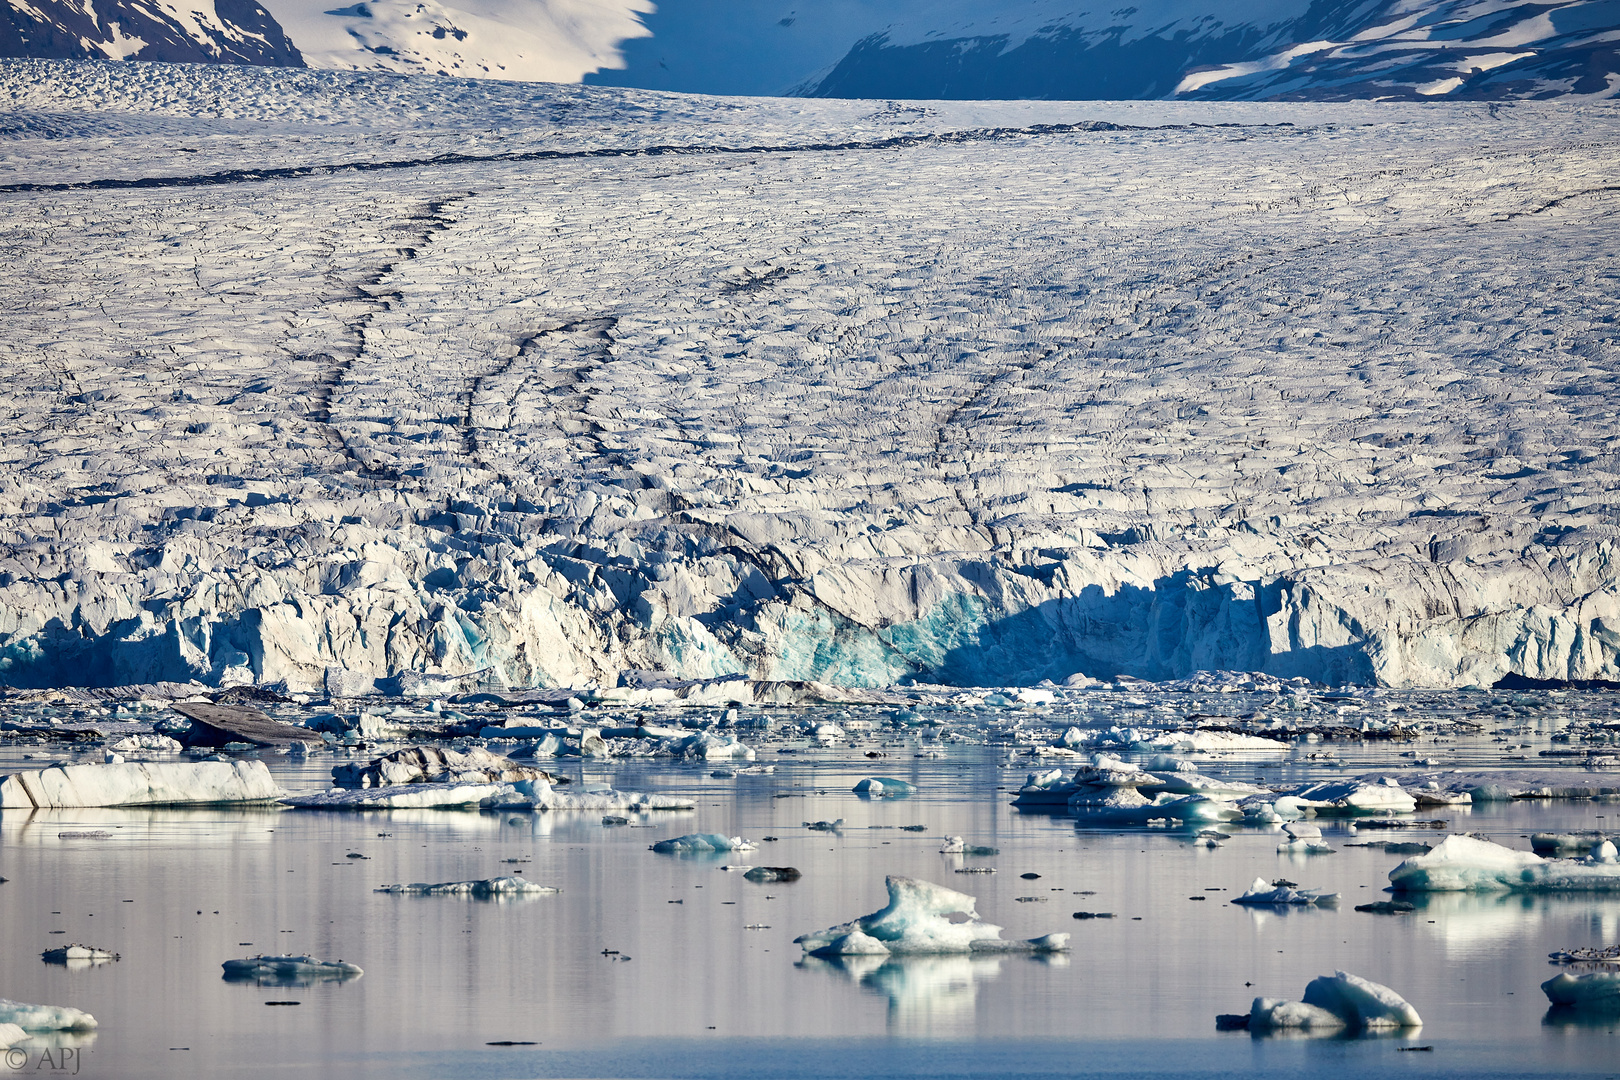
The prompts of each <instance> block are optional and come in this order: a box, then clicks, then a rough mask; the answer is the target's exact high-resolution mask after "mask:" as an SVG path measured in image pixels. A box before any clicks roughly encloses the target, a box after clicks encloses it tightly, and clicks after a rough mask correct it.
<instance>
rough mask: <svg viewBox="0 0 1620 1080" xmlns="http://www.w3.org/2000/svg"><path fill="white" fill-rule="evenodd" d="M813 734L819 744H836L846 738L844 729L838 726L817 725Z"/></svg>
mask: <svg viewBox="0 0 1620 1080" xmlns="http://www.w3.org/2000/svg"><path fill="white" fill-rule="evenodd" d="M811 734H812V735H813V736H814V738H815V739H816V741H817V742H836V741H837V740H839V739H842V738H843V737H844V729H843V728H841V727H839V726H838V725H837V724H817V725H816V728H815V730H814V731H813V732H812V733H811Z"/></svg>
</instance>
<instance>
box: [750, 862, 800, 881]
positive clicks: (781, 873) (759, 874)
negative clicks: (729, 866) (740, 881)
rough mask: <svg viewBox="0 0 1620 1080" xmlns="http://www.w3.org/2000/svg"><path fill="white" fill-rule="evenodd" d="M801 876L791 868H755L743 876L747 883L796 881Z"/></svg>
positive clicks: (795, 869) (796, 870)
mask: <svg viewBox="0 0 1620 1080" xmlns="http://www.w3.org/2000/svg"><path fill="white" fill-rule="evenodd" d="M802 876H803V875H802V874H800V873H799V871H798V869H797V868H795V867H792V866H756V867H754V868H753V869H751V870H749V871H748V873H746V874H744V875H743V877H745V878H747V879H748V880H749V881H754V882H767V881H798V880H799V878H800V877H802Z"/></svg>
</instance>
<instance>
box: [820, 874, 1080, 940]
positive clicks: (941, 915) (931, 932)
mask: <svg viewBox="0 0 1620 1080" xmlns="http://www.w3.org/2000/svg"><path fill="white" fill-rule="evenodd" d="M885 884H886V885H887V887H888V890H889V903H888V906H886V907H884V908H883V909H882V910H881V911H876V912H873V913H872V914H871V915H866V916H863V917H861V918H859V919H855V920H853V921H851V922H847V923H842V924H840V925H838V926H832V927H828V928H827V929H826V930H822V931H819V932H817V933H813V934H803V935H800V936H799V937H797V938H794V939H793V940H794V943H795V944H797V945H802V946H803V947H804V951H805V952H806V953H808V954H810V955H812V956H851V955H862V956H864V955H875V956H881V955H884V954H890V955H896V956H900V955H908V954H922V953H968V952H1064V951H1066V950H1067V949H1068V947H1069V935H1068V934H1047V935H1045V936H1044V937H1038V938H1030V939H1029V940H1027V941H1003V940H1002V939H1001V927H999V926H994V925H992V924H990V923H987V922H984V921H982V920H981V919H980V918H979V915H978V912H977V911H975V910H974V907H975V905H976V904H977V901H976V900H975V899H974V898H973V897H971V896H969V895H967V894H966V893H959V892H956V891H954V890H952V889H947V888H945V887H944V886H942V885H935V884H933V883H932V882H928V881H919V880H918V879H916V878H908V877H897V876H895V875H890V876H889V877H888V878H887V879H885Z"/></svg>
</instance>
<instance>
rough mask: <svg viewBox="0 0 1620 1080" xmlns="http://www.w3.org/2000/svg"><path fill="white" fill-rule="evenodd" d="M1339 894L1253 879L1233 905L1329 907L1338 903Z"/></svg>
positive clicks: (1233, 901) (1236, 897) (1233, 900)
mask: <svg viewBox="0 0 1620 1080" xmlns="http://www.w3.org/2000/svg"><path fill="white" fill-rule="evenodd" d="M1338 900H1339V894H1338V893H1330V892H1323V891H1321V890H1319V889H1300V888H1297V887H1295V886H1292V885H1287V884H1283V885H1271V884H1267V882H1266V879H1265V878H1255V879H1254V884H1252V885H1250V886H1249V888H1248V891H1247V892H1245V893H1244V894H1243V895H1242V896H1234V897H1233V898H1232V903H1234V904H1307V905H1317V906H1321V907H1331V906H1332V905H1333V904H1336V903H1338Z"/></svg>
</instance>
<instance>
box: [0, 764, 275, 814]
mask: <svg viewBox="0 0 1620 1080" xmlns="http://www.w3.org/2000/svg"><path fill="white" fill-rule="evenodd" d="M283 794H285V793H284V792H283V791H282V790H281V788H279V787H277V786H276V782H275V781H274V780H273V779H271V777H270V770H269V769H268V768H266V767H265V764H264V762H262V761H198V762H164V763H156V762H122V763H117V764H110V765H109V764H102V765H55V766H52V767H51V768H48V769H34V770H30V771H27V772H17V773H12V774H10V775H9V776H6V777H3V778H0V807H3V808H5V809H8V810H9V809H16V808H28V809H32V808H35V807H74V806H176V805H183V804H207V803H258V802H275V801H276V800H277V799H279V798H281V797H282V795H283Z"/></svg>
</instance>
